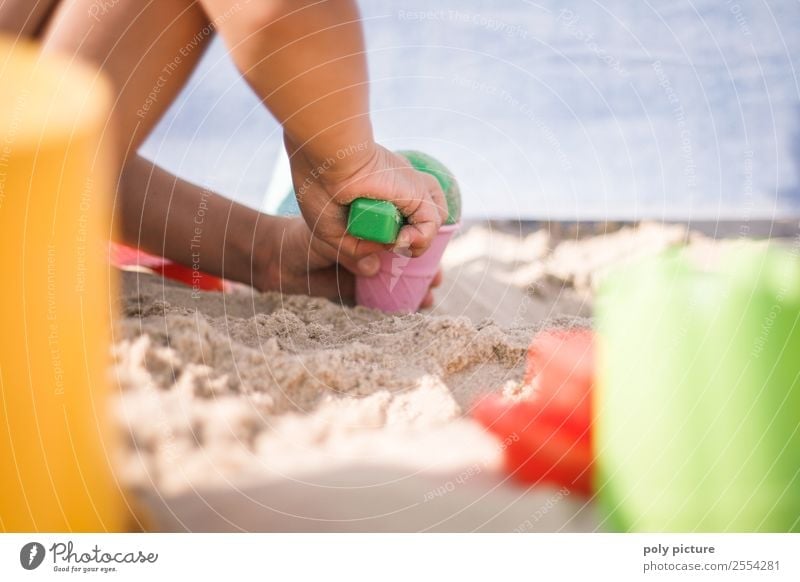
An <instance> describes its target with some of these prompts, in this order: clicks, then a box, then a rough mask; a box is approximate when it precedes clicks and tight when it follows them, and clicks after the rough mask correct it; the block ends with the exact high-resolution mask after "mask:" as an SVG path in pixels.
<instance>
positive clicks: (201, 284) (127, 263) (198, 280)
mask: <svg viewBox="0 0 800 582" xmlns="http://www.w3.org/2000/svg"><path fill="white" fill-rule="evenodd" d="M111 264H113V265H116V266H117V267H131V266H137V267H145V268H147V269H150V270H151V271H153V272H155V273H158V274H159V275H161V276H162V277H165V278H167V279H173V280H175V281H180V282H181V283H184V284H186V285H189V286H191V287H196V288H197V289H200V290H201V291H225V280H224V279H220V278H219V277H215V276H214V275H209V274H208V273H203V272H202V271H195V270H194V269H192V268H190V267H187V266H186V265H181V264H178V263H173V262H172V261H170V260H168V259H165V258H164V257H157V256H155V255H151V254H149V253H146V252H144V251H140V250H139V249H135V248H133V247H129V246H126V245H122V244H119V243H111Z"/></svg>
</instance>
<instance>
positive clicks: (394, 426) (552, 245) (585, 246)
mask: <svg viewBox="0 0 800 582" xmlns="http://www.w3.org/2000/svg"><path fill="white" fill-rule="evenodd" d="M688 240H689V236H688V233H687V232H686V230H685V229H683V228H681V227H665V226H657V225H644V226H641V227H638V228H626V229H622V230H620V231H617V232H615V233H612V234H603V235H599V236H594V237H589V238H582V239H580V240H566V241H559V240H558V238H557V237H555V236H554V235H553V234H552V233H548V232H547V231H543V230H539V231H536V232H531V233H520V232H512V231H508V230H505V231H503V230H498V229H496V228H490V227H489V226H478V227H473V228H472V229H470V230H469V231H467V232H466V233H464V234H462V236H460V237H458V238H456V239H455V240H454V241H453V242H452V244H451V246H450V248H449V249H448V252H447V254H446V256H445V259H444V261H443V265H444V267H445V273H446V278H445V284H444V285H443V288H442V289H441V290H440V291H439V292H438V293H437V301H438V303H437V306H436V308H435V309H434V310H433V312H432V313H424V314H415V315H409V316H404V317H395V316H389V315H384V314H382V313H379V312H376V311H371V310H368V309H364V308H360V307H356V308H348V307H342V306H339V305H335V304H333V303H330V302H328V301H326V300H322V299H315V298H309V297H303V296H283V295H280V294H275V293H267V294H254V293H251V292H245V291H241V290H240V291H238V292H236V293H233V294H227V295H222V294H215V293H200V294H196V293H195V294H193V293H192V291H191V290H190V289H188V288H186V287H182V286H180V285H177V284H173V283H169V282H164V281H163V280H161V279H160V278H157V277H154V276H152V275H147V274H142V273H125V274H124V277H123V291H122V298H121V311H122V313H123V314H124V317H123V318H122V319H121V320H120V321H119V322H118V325H117V328H116V332H115V333H116V336H115V346H114V366H113V370H112V372H113V376H114V380H115V382H116V383H117V384H118V386H119V396H118V398H117V400H116V411H117V417H118V418H119V420H120V423H121V424H122V426H123V431H124V434H125V435H126V439H125V441H126V447H125V450H124V454H123V458H122V459H121V460H120V467H121V472H120V474H121V476H122V480H123V482H124V483H125V484H126V485H127V486H129V487H132V488H134V489H138V490H150V491H157V492H158V494H159V495H164V496H169V495H176V494H180V493H182V492H186V491H198V490H204V489H207V488H212V487H214V486H217V487H219V486H222V487H231V486H234V487H236V488H238V487H242V486H244V485H247V484H253V483H264V482H268V481H270V480H286V479H290V480H302V479H303V478H304V477H305V476H307V475H311V474H314V473H319V472H320V471H325V470H331V471H333V470H338V469H341V468H342V467H347V466H349V465H353V464H357V465H360V466H364V465H366V466H378V467H391V468H393V469H395V470H397V469H399V470H401V471H404V472H406V473H408V474H412V473H418V472H422V473H446V472H448V471H450V472H452V471H458V470H459V469H461V468H463V467H473V466H477V467H480V470H481V471H494V470H495V469H497V468H498V466H499V462H500V457H501V452H502V451H501V446H500V445H499V443H498V442H497V441H495V440H494V439H493V438H492V437H490V436H488V435H487V434H486V433H485V432H484V431H483V430H482V429H481V428H480V426H478V425H477V423H475V422H474V421H472V420H471V419H470V418H469V411H470V407H471V406H472V405H473V404H474V403H475V401H476V400H477V399H478V398H480V396H481V395H482V394H486V393H490V392H493V393H497V392H500V393H503V394H505V395H506V397H508V398H530V397H533V394H532V388H531V387H530V386H523V385H522V384H521V378H522V376H523V372H524V366H525V362H524V358H525V352H526V349H527V347H528V344H529V343H530V340H531V338H532V336H533V335H534V333H535V332H536V330H537V329H539V328H541V327H544V326H575V325H579V326H585V325H589V324H590V323H589V321H588V320H587V319H584V318H585V317H587V316H590V315H591V301H592V292H593V290H594V288H595V287H596V284H597V282H598V280H599V279H600V278H601V277H602V276H603V274H604V273H605V272H606V271H607V270H608V268H610V267H612V266H613V265H616V264H619V263H621V262H624V261H627V260H630V259H631V258H633V257H636V256H640V255H642V254H644V253H647V252H655V251H659V250H662V249H664V248H666V247H669V246H673V245H681V244H685V243H686V242H687V241H688ZM694 240H695V242H697V240H699V239H697V237H695V239H694Z"/></svg>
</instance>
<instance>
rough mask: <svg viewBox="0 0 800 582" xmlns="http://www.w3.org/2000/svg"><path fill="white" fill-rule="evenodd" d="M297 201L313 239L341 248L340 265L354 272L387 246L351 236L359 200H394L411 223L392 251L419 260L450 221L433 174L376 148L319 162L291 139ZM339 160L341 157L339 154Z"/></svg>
mask: <svg viewBox="0 0 800 582" xmlns="http://www.w3.org/2000/svg"><path fill="white" fill-rule="evenodd" d="M286 147H287V150H288V152H289V155H290V159H291V165H292V177H293V180H294V184H295V192H296V193H297V201H298V204H299V206H300V209H301V211H302V213H303V217H304V218H305V219H306V222H307V223H308V225H309V228H310V229H311V230H312V231H313V233H314V237H315V238H318V239H320V240H321V241H323V242H325V243H327V244H328V245H329V246H330V247H331V248H333V249H337V250H338V254H337V255H336V256H337V257H338V262H339V263H341V264H342V265H343V266H344V267H345V268H347V269H348V270H351V272H355V273H357V272H359V271H358V270H355V271H354V270H353V269H352V268H351V267H352V266H354V265H355V261H358V260H359V259H364V258H365V257H367V258H368V259H367V260H371V259H370V258H369V256H370V255H372V254H374V253H377V252H380V251H382V250H385V249H386V248H389V247H387V246H384V245H381V244H378V243H374V242H368V241H363V240H359V239H357V238H355V237H353V236H350V235H349V234H347V215H348V206H349V205H350V203H351V202H352V201H353V200H355V199H356V198H361V197H365V198H373V199H376V200H389V201H391V202H393V203H394V204H395V205H396V206H397V207H398V208H399V209H400V212H401V213H402V214H403V216H405V217H406V220H407V222H408V224H407V225H405V226H404V227H403V228H402V229H401V230H400V234H399V235H398V238H397V242H396V243H395V245H394V250H395V251H396V252H399V253H401V254H408V253H410V254H411V255H412V256H419V255H421V254H422V253H423V252H425V250H426V249H427V248H428V246H429V245H430V243H431V241H432V240H433V238H434V237H435V236H436V233H437V232H438V231H439V228H440V227H441V225H442V223H443V222H444V221H445V220H446V219H447V202H446V201H445V197H444V193H443V192H442V189H441V187H440V186H439V182H438V181H437V180H436V178H434V177H433V176H431V175H429V174H425V173H422V172H418V171H416V170H415V169H414V168H412V167H411V165H410V164H409V163H408V162H407V161H406V160H405V158H403V157H402V156H398V155H396V154H393V153H392V152H390V151H389V150H387V149H385V148H383V147H381V146H379V145H372V146H369V147H368V148H366V147H365V148H364V149H363V150H359V151H356V152H351V153H348V152H347V151H345V150H343V154H342V155H343V159H341V160H339V159H336V160H333V161H331V160H329V161H328V162H327V163H326V162H321V163H317V162H315V161H312V160H310V159H309V158H308V157H307V156H306V155H305V153H304V152H303V151H302V150H300V149H298V148H297V147H296V146H294V144H292V143H291V142H290V141H289V140H288V139H287V141H286ZM337 158H338V156H337Z"/></svg>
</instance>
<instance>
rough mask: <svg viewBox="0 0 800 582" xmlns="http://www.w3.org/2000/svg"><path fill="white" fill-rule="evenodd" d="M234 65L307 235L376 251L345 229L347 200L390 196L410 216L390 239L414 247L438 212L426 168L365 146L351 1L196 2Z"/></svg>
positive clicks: (424, 240) (361, 75)
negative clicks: (256, 106) (252, 96)
mask: <svg viewBox="0 0 800 582" xmlns="http://www.w3.org/2000/svg"><path fill="white" fill-rule="evenodd" d="M202 1H203V5H204V7H205V9H206V11H207V12H208V14H209V17H210V19H211V21H212V22H214V23H215V25H216V26H217V29H218V31H219V33H220V34H221V35H222V37H223V39H224V40H225V42H226V43H227V45H228V47H229V49H230V51H231V54H232V56H233V59H234V61H235V63H236V65H237V66H238V67H239V69H240V70H241V72H242V73H243V75H244V76H245V78H246V79H247V81H248V82H249V83H250V85H251V86H252V87H253V89H254V90H255V91H256V93H257V94H258V95H259V96H260V97H261V98H262V99H263V100H264V103H265V104H266V106H267V107H268V108H269V109H270V111H271V112H272V113H273V114H274V115H275V117H276V118H277V119H278V121H280V122H281V124H282V125H283V127H284V132H285V140H286V143H287V149H288V150H289V153H290V155H291V157H292V168H293V174H294V181H295V190H296V191H297V193H298V201H299V203H300V207H301V209H302V211H303V216H304V217H305V218H306V221H307V222H308V224H309V226H310V227H311V228H312V229H313V230H314V234H315V235H316V236H319V237H320V238H322V239H323V240H325V241H326V242H328V243H329V244H331V245H333V246H336V247H338V248H339V249H340V250H341V251H342V252H343V253H344V254H346V255H349V256H351V257H360V256H364V255H366V254H369V253H371V252H375V251H377V250H380V249H381V248H382V247H380V245H375V244H374V243H373V244H364V243H363V242H359V241H357V240H356V239H354V238H352V237H350V236H347V235H346V233H345V219H346V211H347V208H346V207H347V205H348V204H349V203H350V202H351V201H352V200H353V199H354V198H357V197H359V196H369V197H372V198H381V199H388V200H392V201H393V202H395V203H396V204H397V206H398V207H399V208H400V210H401V212H402V213H403V214H404V215H406V216H407V218H408V221H409V223H410V225H409V226H407V227H405V228H404V229H403V231H402V232H401V236H400V239H398V243H399V246H406V247H410V248H411V251H412V252H413V253H414V254H419V253H421V252H422V251H424V250H425V249H426V248H427V246H428V245H429V244H430V242H431V240H432V239H433V237H434V236H435V234H436V232H437V231H438V229H439V227H440V226H441V224H442V222H443V220H444V219H445V217H446V216H447V208H446V203H445V201H444V195H443V193H442V191H441V188H440V187H439V184H438V182H437V181H436V180H435V179H434V178H432V177H431V176H429V175H425V174H421V173H418V172H415V171H414V170H411V169H410V166H409V165H408V164H407V163H406V162H405V160H403V159H402V158H400V157H399V156H395V155H394V154H391V153H390V152H388V151H386V150H384V149H383V148H381V147H380V146H377V145H376V144H375V141H374V139H373V134H372V125H371V122H370V118H369V95H368V79H367V66H366V57H365V49H364V39H363V35H362V30H361V24H360V21H359V14H358V10H357V8H356V5H355V2H354V1H353V0H322V1H320V0H316V1H308V0H260V1H258V0H251V1H250V2H248V3H240V4H233V3H231V2H230V0H202Z"/></svg>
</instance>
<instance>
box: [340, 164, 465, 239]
mask: <svg viewBox="0 0 800 582" xmlns="http://www.w3.org/2000/svg"><path fill="white" fill-rule="evenodd" d="M397 153H398V154H400V155H402V156H403V157H405V158H406V159H407V160H408V162H409V163H410V164H411V165H412V166H413V167H414V168H415V169H416V170H419V171H420V172H426V173H428V174H431V175H432V176H434V177H435V178H436V179H437V180H438V181H439V185H440V186H441V187H442V190H443V191H444V194H445V198H446V200H447V220H446V221H445V224H456V223H457V222H458V221H459V220H460V219H461V190H460V189H459V187H458V182H457V181H456V179H455V178H454V177H453V174H452V173H451V172H450V170H448V169H447V167H446V166H445V165H444V164H442V163H441V162H440V161H439V160H437V159H436V158H434V157H433V156H430V155H428V154H425V153H423V152H418V151H414V150H407V151H399V152H397ZM402 225H403V217H402V215H401V214H400V211H399V210H397V207H396V206H395V205H394V204H392V203H391V202H386V201H383V200H371V199H369V198H358V199H356V200H354V201H353V203H352V204H351V205H350V214H349V216H348V221H347V232H349V233H350V234H351V235H353V236H355V237H357V238H360V239H364V240H369V241H374V242H379V243H383V244H391V243H393V242H394V241H395V240H397V234H398V232H399V231H400V228H401V227H402Z"/></svg>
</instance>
